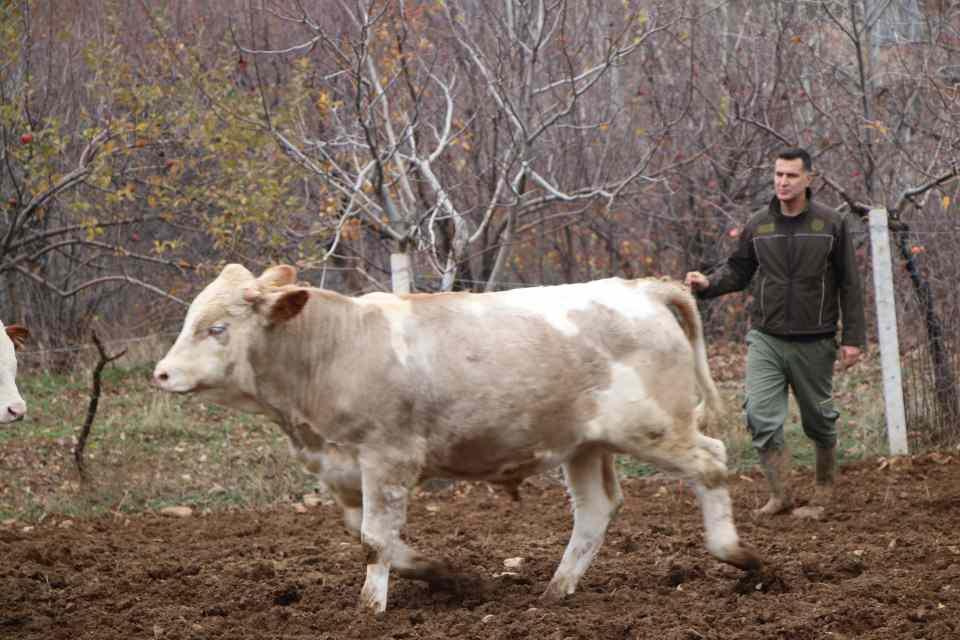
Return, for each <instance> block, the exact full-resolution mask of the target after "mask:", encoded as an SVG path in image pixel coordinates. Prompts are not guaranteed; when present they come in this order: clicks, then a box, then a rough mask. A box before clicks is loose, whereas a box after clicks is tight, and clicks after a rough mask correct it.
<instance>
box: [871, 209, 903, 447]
mask: <svg viewBox="0 0 960 640" xmlns="http://www.w3.org/2000/svg"><path fill="white" fill-rule="evenodd" d="M870 248H871V254H872V255H873V286H874V290H875V292H876V298H877V334H878V336H879V338H880V365H881V370H882V375H883V399H884V406H885V409H886V410H885V414H886V419H887V438H888V441H889V445H890V453H891V454H893V455H906V454H907V453H908V451H907V419H906V416H905V413H904V409H903V386H902V384H901V377H900V345H899V341H898V339H897V310H896V305H895V303H894V292H893V267H892V257H891V254H890V232H889V230H888V227H887V210H886V209H871V210H870Z"/></svg>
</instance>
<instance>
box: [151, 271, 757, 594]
mask: <svg viewBox="0 0 960 640" xmlns="http://www.w3.org/2000/svg"><path fill="white" fill-rule="evenodd" d="M295 280H296V271H295V270H294V269H293V267H289V266H285V265H282V266H277V267H272V268H270V269H268V270H267V271H266V272H264V273H263V274H262V275H261V276H260V277H259V278H257V277H255V276H254V275H253V274H251V273H250V272H249V271H248V270H247V269H245V268H244V267H242V266H240V265H229V266H227V267H226V268H225V269H224V270H223V272H222V273H221V274H220V275H219V277H218V278H217V279H216V280H214V281H213V282H212V283H211V284H209V285H208V286H207V287H206V288H205V289H204V290H203V291H202V292H201V293H200V295H198V296H197V298H196V299H195V300H194V301H193V303H192V304H191V305H190V309H189V311H188V313H187V317H186V319H185V321H184V325H183V329H182V331H181V333H180V335H179V337H178V338H177V340H176V342H175V344H174V345H173V347H172V348H171V349H170V352H169V353H168V354H167V355H166V356H165V357H164V358H163V360H161V361H160V362H159V363H158V364H157V366H156V370H155V371H154V380H155V382H156V384H157V385H158V386H159V387H160V388H162V389H164V390H166V391H171V392H176V393H201V394H203V396H204V397H206V398H207V399H208V400H211V401H213V402H217V403H220V404H223V405H226V406H230V407H234V408H238V409H242V410H246V411H252V412H257V413H263V414H266V415H268V416H270V417H271V418H272V419H273V420H275V421H276V422H277V423H278V424H279V425H280V426H281V427H282V428H283V429H284V431H285V432H286V433H287V435H288V436H289V437H290V440H291V443H292V445H293V447H294V449H295V450H297V451H298V453H299V455H300V457H301V459H302V460H303V461H304V462H306V463H307V466H308V468H312V469H313V470H315V471H318V472H320V475H321V478H322V479H323V480H324V481H326V483H327V484H328V485H329V486H330V488H331V491H332V492H333V493H334V495H335V496H337V500H338V501H339V502H340V504H341V506H342V507H343V508H344V512H345V517H346V520H347V523H348V525H349V526H351V527H352V528H354V529H359V531H360V534H361V540H362V543H363V545H364V546H365V547H366V549H367V558H368V560H367V574H366V581H365V582H364V585H363V589H362V591H361V604H362V605H364V606H366V607H368V608H370V609H372V610H374V611H377V612H380V611H383V610H384V609H385V608H386V605H387V584H388V576H389V572H390V569H391V567H392V568H395V569H397V571H398V572H399V573H400V575H402V576H406V577H414V578H419V579H424V580H431V579H438V580H439V579H442V577H443V576H445V575H447V574H446V568H445V567H444V565H443V564H442V563H439V562H435V561H433V560H431V559H429V558H428V557H426V556H424V555H422V554H420V553H419V552H417V551H415V550H413V549H411V548H410V547H408V546H407V545H406V544H404V542H403V541H402V540H401V538H400V534H401V530H402V528H403V526H404V523H405V521H406V507H407V497H408V493H409V491H410V489H411V488H412V487H414V486H415V485H416V484H417V482H419V481H420V480H423V479H425V478H430V477H443V478H460V479H469V480H489V481H493V482H500V483H504V484H507V485H509V484H511V483H515V482H517V481H519V480H522V479H523V478H524V477H527V476H530V475H532V474H537V473H542V472H544V471H547V470H549V469H551V468H554V467H556V466H557V465H561V466H562V467H563V471H564V477H565V479H566V483H567V487H568V490H569V492H570V495H571V498H572V502H573V507H574V526H573V533H572V535H571V538H570V541H569V544H568V545H567V548H566V551H565V552H564V554H563V558H562V559H561V561H560V565H559V566H558V568H557V570H556V573H555V574H554V576H553V579H552V580H551V581H550V584H549V586H548V587H547V590H546V593H545V594H544V596H545V597H547V598H562V597H563V596H565V595H567V594H571V593H573V592H574V590H575V588H576V586H577V582H578V581H579V580H580V577H581V576H582V575H583V573H584V572H585V571H586V569H587V568H588V567H589V566H590V563H591V561H592V560H593V557H594V556H595V554H596V553H597V550H598V549H599V547H600V545H601V544H602V542H603V538H604V535H605V533H606V530H607V526H608V525H609V523H610V521H611V518H612V517H613V516H614V515H615V514H616V513H617V511H618V509H619V508H620V506H621V504H622V502H623V498H622V496H621V493H620V486H619V482H618V479H617V473H616V469H615V466H614V460H613V456H614V454H617V453H624V454H629V455H631V456H634V457H636V458H637V459H639V460H642V461H645V462H650V463H653V464H655V465H657V466H658V467H660V468H662V469H664V470H668V471H671V472H677V473H680V474H682V475H683V476H685V477H687V478H689V479H690V480H691V482H692V484H693V486H694V488H695V491H696V494H697V497H698V499H699V502H700V506H701V509H702V511H703V519H704V525H705V530H706V546H707V549H708V550H709V551H710V553H712V554H713V555H714V556H715V557H716V558H718V559H719V560H722V561H723V562H727V563H730V564H732V565H734V566H737V567H740V568H742V569H744V570H755V569H758V568H759V567H760V565H761V562H760V559H759V558H758V557H757V555H756V554H755V553H754V552H753V551H752V550H751V549H749V548H748V547H745V546H743V545H741V544H740V541H739V539H738V536H737V532H736V528H735V526H734V523H733V516H732V508H731V501H730V495H729V493H728V491H727V487H726V473H727V472H726V451H725V448H724V445H723V443H722V442H720V441H718V440H715V439H712V438H708V437H706V436H704V435H702V434H701V433H700V432H699V429H698V423H699V421H700V420H701V419H704V418H705V416H704V415H702V414H703V411H702V409H703V404H702V403H701V404H699V405H698V394H699V395H700V396H701V397H702V398H703V400H704V401H705V404H706V405H707V409H709V410H710V412H713V411H715V410H716V409H717V408H718V407H719V404H720V400H719V396H718V394H717V391H716V388H715V387H714V384H713V381H712V379H711V377H710V372H709V368H708V365H707V360H706V352H705V348H704V342H703V335H702V327H701V322H700V316H699V314H698V312H697V309H696V305H695V302H694V300H693V298H692V297H691V295H690V293H689V292H688V291H687V290H686V289H685V288H683V287H682V286H681V285H679V284H678V283H674V282H664V281H661V280H651V279H646V280H621V279H618V278H612V279H608V280H600V281H596V282H590V283H585V284H572V285H562V286H554V287H537V288H530V289H516V290H511V291H503V292H497V293H483V294H473V293H443V294H413V295H407V296H393V295H389V294H378V295H371V296H364V297H359V298H351V297H347V296H343V295H339V294H337V293H334V292H332V291H327V290H323V289H316V288H310V287H305V286H299V285H296V284H294V283H295ZM707 417H708V416H707Z"/></svg>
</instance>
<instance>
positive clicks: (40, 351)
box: [17, 331, 177, 360]
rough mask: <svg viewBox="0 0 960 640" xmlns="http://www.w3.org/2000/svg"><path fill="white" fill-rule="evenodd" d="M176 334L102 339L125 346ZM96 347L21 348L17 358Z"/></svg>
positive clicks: (74, 351)
mask: <svg viewBox="0 0 960 640" xmlns="http://www.w3.org/2000/svg"><path fill="white" fill-rule="evenodd" d="M176 335H177V332H171V331H167V332H161V333H152V334H150V335H146V336H142V337H139V338H118V339H115V340H102V341H101V342H103V343H104V344H105V345H110V346H114V345H124V346H125V345H129V344H134V343H138V342H149V341H152V340H156V339H158V338H162V337H169V336H176ZM96 348H97V346H96V345H95V344H94V343H93V342H92V341H91V342H90V343H86V344H82V345H73V346H65V347H50V348H47V349H20V350H18V351H17V359H18V360H19V359H21V358H24V357H38V356H42V355H47V354H54V353H79V352H81V351H87V350H90V349H94V350H96Z"/></svg>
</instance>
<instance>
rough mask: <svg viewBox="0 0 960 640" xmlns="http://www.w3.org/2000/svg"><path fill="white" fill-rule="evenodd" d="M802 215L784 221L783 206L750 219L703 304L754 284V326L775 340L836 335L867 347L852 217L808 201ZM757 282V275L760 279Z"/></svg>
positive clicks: (702, 294) (705, 293) (773, 205)
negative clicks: (840, 331) (839, 332)
mask: <svg viewBox="0 0 960 640" xmlns="http://www.w3.org/2000/svg"><path fill="white" fill-rule="evenodd" d="M807 202H808V203H809V204H808V206H807V209H806V210H804V211H803V212H802V213H800V214H799V215H797V216H794V217H790V216H784V215H783V214H782V213H781V212H780V201H779V200H778V199H777V198H773V199H772V201H771V202H770V206H769V207H768V208H767V209H765V210H763V211H761V212H759V213H757V214H756V215H754V216H753V218H751V219H750V221H749V222H748V223H747V225H746V227H744V229H743V232H742V233H741V234H740V239H739V243H738V245H737V249H736V251H734V252H733V254H732V255H731V256H730V257H729V258H728V259H727V261H726V262H725V263H724V264H723V266H722V267H721V268H720V269H718V270H717V271H716V272H715V273H713V274H711V275H710V276H709V280H710V286H709V287H707V288H706V289H704V290H702V291H700V292H699V293H698V295H699V297H701V298H714V297H716V296H720V295H723V294H725V293H730V292H732V291H740V290H742V289H745V288H746V287H747V285H748V284H750V281H751V280H753V291H752V293H753V303H752V306H751V312H750V320H751V324H752V326H753V328H755V329H759V330H761V331H763V332H765V333H769V334H772V335H775V336H784V337H796V336H816V335H831V334H836V332H837V324H838V322H839V321H840V319H841V317H842V318H843V335H842V336H841V341H840V343H841V344H843V345H850V346H855V347H860V348H863V347H864V346H865V344H866V327H865V325H866V321H865V318H864V309H863V288H862V286H861V284H860V272H859V270H858V269H857V262H856V255H855V252H854V248H853V242H852V238H851V232H850V228H849V225H848V221H847V218H846V217H844V216H841V215H840V214H839V213H837V212H836V211H834V210H833V209H830V208H828V207H825V206H822V205H820V204H818V203H816V202H813V201H812V200H810V192H809V190H808V192H807ZM754 276H756V277H754Z"/></svg>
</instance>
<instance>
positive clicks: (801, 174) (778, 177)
mask: <svg viewBox="0 0 960 640" xmlns="http://www.w3.org/2000/svg"><path fill="white" fill-rule="evenodd" d="M812 177H813V176H811V175H810V174H809V173H807V171H806V169H804V168H803V160H801V159H800V158H794V159H793V160H784V159H783V158H777V162H776V164H775V165H774V182H773V184H774V187H775V188H776V190H777V198H778V199H779V200H780V202H794V201H796V199H797V198H803V197H804V196H805V195H806V190H807V187H809V186H810V181H811V179H812Z"/></svg>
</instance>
